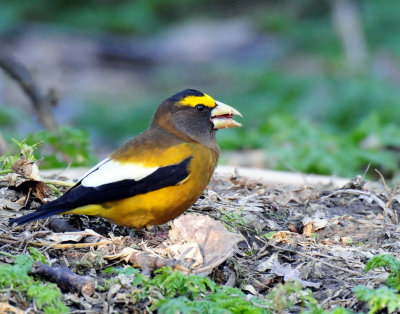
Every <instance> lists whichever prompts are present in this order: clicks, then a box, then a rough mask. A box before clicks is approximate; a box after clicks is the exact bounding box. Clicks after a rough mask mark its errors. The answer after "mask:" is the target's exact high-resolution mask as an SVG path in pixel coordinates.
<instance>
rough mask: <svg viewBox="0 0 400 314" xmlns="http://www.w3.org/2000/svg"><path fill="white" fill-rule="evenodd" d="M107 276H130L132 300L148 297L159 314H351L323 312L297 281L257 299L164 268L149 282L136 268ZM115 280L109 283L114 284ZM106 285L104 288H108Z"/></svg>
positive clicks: (111, 270)
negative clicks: (299, 310) (295, 313)
mask: <svg viewBox="0 0 400 314" xmlns="http://www.w3.org/2000/svg"><path fill="white" fill-rule="evenodd" d="M105 272H106V273H108V274H117V275H124V276H132V277H133V282H132V286H133V288H134V289H133V290H132V291H133V292H132V297H133V298H135V303H136V302H139V301H140V300H143V299H146V298H149V299H150V300H151V303H152V306H151V308H150V309H151V310H157V311H158V313H163V314H175V313H254V314H258V313H273V312H284V311H288V310H290V309H291V308H292V307H293V306H294V305H295V304H299V303H300V304H302V305H303V307H304V308H305V309H307V310H304V312H305V313H313V314H314V313H315V314H322V313H334V314H344V313H351V311H347V310H345V309H343V308H336V309H334V310H333V311H331V312H329V311H324V310H323V309H321V308H320V307H319V305H318V302H317V300H316V299H315V298H314V297H313V295H312V293H311V291H310V290H308V289H307V290H304V289H303V287H302V286H301V284H300V283H298V282H286V283H285V284H278V285H277V286H276V287H274V288H273V289H272V290H271V291H270V292H269V293H268V295H267V296H266V297H265V298H263V299H259V298H256V297H250V296H249V295H246V294H245V293H244V292H243V291H241V290H240V289H237V288H232V287H228V286H223V285H218V284H217V283H215V282H214V281H212V280H211V279H210V278H208V277H202V276H195V275H184V274H183V273H181V272H178V271H173V270H172V269H171V268H170V267H164V268H162V269H159V270H157V271H156V272H155V275H154V277H153V278H152V279H150V278H148V277H145V276H143V275H142V274H141V273H140V271H139V270H138V269H134V268H132V267H126V268H107V269H106V270H105ZM117 280H118V279H117V278H112V279H109V281H113V282H115V281H117ZM108 284H109V282H108V283H106V285H108Z"/></svg>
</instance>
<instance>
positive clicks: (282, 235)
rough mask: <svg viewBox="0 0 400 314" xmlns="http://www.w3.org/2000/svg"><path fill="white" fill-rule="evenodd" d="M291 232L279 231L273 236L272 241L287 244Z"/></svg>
mask: <svg viewBox="0 0 400 314" xmlns="http://www.w3.org/2000/svg"><path fill="white" fill-rule="evenodd" d="M290 235H291V232H288V231H278V232H276V233H274V234H273V235H272V236H271V240H272V241H275V242H278V243H279V242H286V241H287V240H288V239H289V238H290V237H291V236H290Z"/></svg>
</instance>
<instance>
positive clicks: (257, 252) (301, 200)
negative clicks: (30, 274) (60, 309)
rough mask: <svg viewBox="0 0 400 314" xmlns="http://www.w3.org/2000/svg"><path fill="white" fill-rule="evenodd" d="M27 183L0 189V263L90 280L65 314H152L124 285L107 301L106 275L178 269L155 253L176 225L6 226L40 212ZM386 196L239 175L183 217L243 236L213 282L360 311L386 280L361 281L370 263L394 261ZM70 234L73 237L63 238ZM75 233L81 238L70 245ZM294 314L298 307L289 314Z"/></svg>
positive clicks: (75, 221) (396, 247)
mask: <svg viewBox="0 0 400 314" xmlns="http://www.w3.org/2000/svg"><path fill="white" fill-rule="evenodd" d="M3 178H4V177H3ZM13 184H14V185H15V182H14V183H13ZM24 184H25V185H26V184H31V183H29V182H28V183H27V182H25V183H23V184H22V185H20V186H19V187H18V188H16V187H15V186H14V187H13V186H12V184H11V183H10V181H4V180H3V181H2V182H0V208H1V207H3V210H2V211H0V253H4V254H0V263H6V264H7V263H12V262H13V259H12V258H10V256H9V255H8V254H11V255H14V256H16V255H19V254H22V253H25V252H26V251H27V248H28V247H29V246H35V247H37V248H38V249H39V250H40V251H41V252H42V253H43V254H44V255H45V256H46V257H47V258H48V259H49V260H51V261H53V262H54V263H55V264H53V266H54V265H57V266H65V267H67V268H69V269H70V270H72V271H74V272H75V273H78V274H81V275H88V276H91V277H92V278H94V279H95V282H96V284H95V290H94V291H93V294H92V295H91V296H90V297H89V296H81V295H78V294H73V293H64V294H63V297H62V301H63V302H64V303H65V304H67V306H68V307H69V308H70V309H71V311H79V310H83V311H87V312H88V311H89V312H95V313H96V312H106V313H107V312H112V311H120V312H131V311H135V310H136V311H139V312H140V311H144V310H148V309H149V304H150V303H149V301H148V300H147V301H146V300H144V301H141V302H139V303H134V302H133V301H132V300H130V299H129V297H128V296H129V292H130V291H129V285H128V288H127V287H126V286H124V285H123V284H122V285H121V284H120V285H119V286H118V287H117V288H115V287H114V288H115V289H116V290H115V291H113V292H112V291H111V290H112V289H111V288H110V289H109V290H106V291H103V290H102V289H99V287H101V286H102V284H103V283H104V282H105V280H107V278H110V275H109V274H105V273H104V272H103V270H104V269H105V268H107V267H109V266H113V267H118V266H124V265H126V264H127V263H126V261H127V262H128V264H129V263H133V264H134V265H136V266H141V268H142V270H144V272H145V273H146V274H150V273H151V272H152V271H153V270H154V268H157V263H152V262H150V259H151V258H150V257H151V256H153V257H156V258H158V257H160V258H161V260H163V261H164V262H163V263H164V265H171V266H173V267H176V262H175V264H174V263H172V264H171V263H169V261H170V259H169V258H170V257H171V256H170V253H165V254H164V255H163V256H161V255H162V254H163V253H160V252H161V249H160V245H161V246H162V247H163V249H166V248H167V247H168V245H166V244H165V243H167V242H168V243H169V244H171V243H170V242H172V240H170V239H168V237H171V232H170V233H169V234H168V231H170V229H171V228H174V225H173V224H171V223H170V224H166V225H163V226H160V227H153V228H148V229H146V230H132V229H128V228H125V227H118V226H116V225H113V224H111V223H109V222H107V221H105V220H103V219H100V218H96V217H90V218H89V217H86V216H83V217H82V216H80V217H76V216H65V217H64V218H61V219H60V218H56V219H48V220H45V221H38V222H34V223H31V224H28V225H25V226H13V227H11V226H9V224H8V220H9V219H10V218H13V217H16V216H17V215H19V214H21V213H25V211H26V209H25V208H24V205H25V204H26V205H27V206H26V207H28V208H34V207H36V206H38V204H39V203H38V202H39V201H38V199H37V198H36V197H33V196H32V195H31V196H28V195H27V194H26V191H27V187H26V186H25V187H24ZM1 186H2V187H1ZM30 187H31V189H30V190H31V191H33V190H32V186H30ZM28 190H29V189H28ZM388 194H389V193H388V191H387V190H385V189H381V188H371V187H367V185H365V184H364V182H363V181H362V180H361V179H360V178H357V179H355V180H353V181H351V182H349V184H347V185H346V186H344V187H341V188H329V187H322V186H317V187H315V186H314V187H311V186H300V187H293V186H269V185H263V184H260V183H257V182H254V181H250V180H248V179H246V178H243V177H239V176H237V177H227V176H215V177H214V178H213V180H212V182H211V183H210V185H209V186H208V187H207V189H206V190H205V191H204V194H203V196H202V197H201V198H200V199H199V200H198V201H197V202H196V204H195V205H194V206H192V208H190V209H189V210H188V211H187V212H186V213H185V214H186V215H193V214H196V215H197V216H199V217H203V216H209V217H211V218H212V221H214V220H216V221H219V222H222V223H223V224H224V225H225V226H226V228H227V229H228V230H229V231H227V232H228V233H229V235H232V234H235V236H236V235H237V234H241V235H242V236H243V238H240V237H236V238H235V239H236V240H235V241H234V243H233V244H235V243H236V242H238V241H239V242H238V243H237V245H233V246H232V247H233V249H232V252H230V254H228V255H229V256H230V257H229V256H226V258H225V259H224V260H223V261H220V262H219V265H217V264H215V265H213V269H210V271H209V272H211V273H210V274H209V277H210V278H212V279H213V280H215V281H216V282H217V283H220V284H227V285H230V286H235V287H239V288H241V289H242V290H243V291H244V292H245V293H246V294H254V295H256V296H258V297H259V298H261V299H262V298H263V296H265V295H266V294H267V293H268V292H269V291H270V289H271V288H273V287H274V286H276V285H277V284H278V283H281V282H284V281H290V280H291V279H293V278H294V279H298V280H300V281H301V282H302V284H303V287H304V288H309V289H311V291H312V292H313V295H314V297H315V298H316V299H317V300H318V302H319V304H320V305H321V306H322V307H323V308H325V309H332V308H334V307H335V306H338V305H341V306H344V307H346V308H349V309H352V310H355V311H360V310H364V311H365V308H364V305H363V303H361V302H359V301H357V299H356V298H355V296H354V294H353V292H352V289H353V287H355V286H356V285H359V284H367V283H368V285H369V286H374V285H378V284H380V283H382V280H384V279H382V274H381V273H379V272H373V273H368V274H365V273H364V267H365V264H366V262H367V261H368V259H369V258H370V257H372V256H373V255H376V254H392V255H394V256H395V257H397V258H398V257H399V252H400V229H399V227H398V225H397V224H396V223H395V222H396V221H395V222H393V220H395V218H393V217H394V215H396V213H397V209H398V203H397V201H396V200H394V199H390V197H388ZM388 200H390V202H388ZM26 212H27V211H26ZM188 217H192V216H188ZM175 227H176V224H175ZM77 230H78V231H79V232H75V233H73V232H72V233H71V232H70V233H68V231H77ZM82 230H86V231H84V232H83V231H82ZM90 230H91V231H90ZM67 234H69V235H70V236H71V235H73V237H70V238H66V235H67ZM77 234H80V238H78V239H77V238H74V237H75V236H76V235H77ZM55 236H56V237H57V236H58V237H59V238H54V237H55ZM224 237H225V236H224ZM166 239H167V240H166ZM240 240H242V241H240ZM222 241H223V240H221V241H220V242H222ZM226 241H227V242H228V240H226ZM76 242H78V243H76ZM96 242H97V244H96ZM224 245H225V243H224ZM126 247H129V248H131V249H132V250H134V252H135V253H134V254H133V255H135V254H136V253H137V252H138V251H140V252H144V253H145V254H147V255H146V259H145V260H140V261H139V262H138V258H137V255H135V256H136V260H135V258H132V254H131V255H124V256H123V257H121V256H119V255H118V254H119V253H121V252H122V250H123V248H126ZM202 252H203V251H202ZM203 253H204V254H207V253H205V252H203ZM224 254H225V253H224ZM225 255H226V254H225ZM110 256H114V257H115V258H114V259H111V258H110ZM118 256H119V258H118ZM129 257H131V258H129ZM205 258H206V257H205ZM193 259H195V258H193ZM135 261H136V262H135ZM221 262H222V263H221ZM161 264H162V263H161ZM178 264H179V263H178ZM181 266H182V265H181ZM183 266H185V265H183ZM183 266H182V267H183ZM186 266H187V265H186ZM192 266H193V264H192ZM3 292H4V295H3V299H2V300H1V301H2V302H4V301H6V300H7V299H5V298H4V296H6V297H7V298H8V300H7V302H9V304H10V305H13V306H15V307H18V308H20V309H26V308H28V307H29V306H31V305H29V304H27V303H26V302H24V301H22V300H21V296H20V295H19V294H16V293H12V292H10V291H9V292H8V293H6V292H5V291H3ZM117 292H118V293H117ZM127 309H129V310H127ZM300 310H301V308H300V305H297V306H294V307H293V308H292V310H291V312H299V311H300Z"/></svg>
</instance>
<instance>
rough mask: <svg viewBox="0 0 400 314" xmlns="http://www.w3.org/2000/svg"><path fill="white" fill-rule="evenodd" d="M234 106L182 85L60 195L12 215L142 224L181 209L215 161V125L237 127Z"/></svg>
mask: <svg viewBox="0 0 400 314" xmlns="http://www.w3.org/2000/svg"><path fill="white" fill-rule="evenodd" d="M234 115H240V116H241V114H240V112H239V111H237V110H236V109H234V108H232V107H230V106H228V105H226V104H223V103H221V102H219V101H215V100H214V99H213V98H211V97H210V96H209V95H207V94H204V93H202V92H199V91H197V90H193V89H186V90H184V91H182V92H179V93H177V94H175V95H174V96H172V97H170V98H168V99H166V100H164V101H163V102H162V103H161V105H160V106H159V107H158V108H157V110H156V113H155V115H154V117H153V121H152V122H151V125H150V127H149V128H148V129H147V130H146V131H144V132H143V133H141V134H139V135H138V136H136V137H134V138H133V139H131V140H130V141H129V142H127V143H126V144H125V145H123V146H121V147H120V148H118V149H117V150H116V151H114V152H113V153H112V154H111V155H110V156H109V157H108V158H106V159H104V160H103V161H102V162H100V163H98V164H97V165H96V166H94V167H93V168H92V169H90V170H89V171H88V172H87V173H86V174H85V175H84V176H83V177H82V178H81V179H80V180H79V182H78V183H77V184H76V185H75V186H73V187H72V188H71V189H70V190H69V191H68V192H66V193H65V194H64V195H63V196H61V197H60V198H58V199H56V200H54V201H52V202H49V203H47V204H44V205H42V206H40V207H39V208H38V209H37V210H36V211H35V212H33V213H30V214H28V215H25V216H22V217H19V218H16V219H12V220H10V223H14V222H16V223H18V224H24V223H27V222H30V221H34V220H37V219H42V218H47V217H49V216H52V215H56V214H83V215H95V216H100V217H104V218H106V219H109V220H110V221H112V222H113V223H116V224H118V225H121V226H128V227H135V228H143V227H145V226H149V225H159V224H163V223H165V222H167V221H169V220H171V219H173V218H175V217H177V216H178V215H180V214H182V213H183V212H184V211H185V210H186V209H188V208H189V207H190V206H191V205H193V203H194V202H196V200H197V199H198V198H199V197H200V196H201V194H202V193H203V191H204V189H205V187H206V186H207V184H208V183H209V182H210V180H211V176H212V174H213V172H214V169H215V167H216V165H217V162H218V156H219V153H220V148H219V146H218V143H217V140H216V136H215V135H216V134H215V133H216V130H217V129H221V128H232V127H239V126H241V124H240V123H238V122H236V121H235V120H233V116H234Z"/></svg>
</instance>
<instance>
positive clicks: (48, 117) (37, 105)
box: [0, 50, 57, 130]
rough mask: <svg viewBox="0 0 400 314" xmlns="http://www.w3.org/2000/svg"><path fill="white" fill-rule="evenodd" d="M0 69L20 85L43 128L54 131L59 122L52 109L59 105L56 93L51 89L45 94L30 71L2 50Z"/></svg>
mask: <svg viewBox="0 0 400 314" xmlns="http://www.w3.org/2000/svg"><path fill="white" fill-rule="evenodd" d="M0 68H1V69H3V70H4V72H5V73H6V74H8V75H9V76H10V77H11V78H12V79H13V80H14V81H15V82H17V83H18V85H19V86H20V87H21V89H22V90H23V91H24V93H25V94H26V96H27V97H28V98H29V99H30V101H31V103H32V106H33V108H34V109H35V111H36V113H37V115H38V117H39V121H40V123H41V124H42V126H43V127H44V128H46V129H47V130H54V129H55V128H56V127H57V122H56V120H55V118H54V116H53V113H52V107H53V106H55V105H56V103H57V95H56V93H55V91H54V90H53V89H50V90H49V91H48V92H47V93H43V92H42V91H41V90H40V89H39V86H38V85H37V84H36V82H35V81H34V79H33V77H32V75H31V73H30V72H29V70H28V69H27V68H26V67H25V66H24V65H23V64H22V63H20V62H18V61H17V60H15V59H14V58H13V57H11V56H10V55H8V54H6V53H5V52H4V51H2V50H0Z"/></svg>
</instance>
